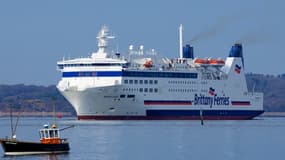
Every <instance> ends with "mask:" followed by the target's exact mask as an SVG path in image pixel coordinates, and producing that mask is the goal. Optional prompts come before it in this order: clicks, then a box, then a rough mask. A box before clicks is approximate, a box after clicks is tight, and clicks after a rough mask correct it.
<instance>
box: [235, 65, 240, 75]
mask: <svg viewBox="0 0 285 160" xmlns="http://www.w3.org/2000/svg"><path fill="white" fill-rule="evenodd" d="M240 70H241V66H239V65H237V64H236V65H235V72H236V73H237V74H240Z"/></svg>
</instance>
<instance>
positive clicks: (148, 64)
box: [143, 60, 153, 68]
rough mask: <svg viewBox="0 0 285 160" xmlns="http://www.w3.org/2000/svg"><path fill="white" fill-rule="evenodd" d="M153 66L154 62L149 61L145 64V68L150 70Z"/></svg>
mask: <svg viewBox="0 0 285 160" xmlns="http://www.w3.org/2000/svg"><path fill="white" fill-rule="evenodd" d="M152 65H153V62H152V60H147V61H146V62H145V63H144V64H143V66H144V67H145V68H150V67H152Z"/></svg>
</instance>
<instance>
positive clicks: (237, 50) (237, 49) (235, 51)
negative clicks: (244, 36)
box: [229, 43, 244, 66]
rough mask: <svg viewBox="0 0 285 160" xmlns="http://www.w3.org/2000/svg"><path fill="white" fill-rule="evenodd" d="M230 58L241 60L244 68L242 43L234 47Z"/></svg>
mask: <svg viewBox="0 0 285 160" xmlns="http://www.w3.org/2000/svg"><path fill="white" fill-rule="evenodd" d="M229 57H237V58H238V57H239V58H241V60H242V65H243V66H244V61H243V54H242V45H241V44H240V43H236V44H235V45H233V46H232V49H231V51H230V55H229Z"/></svg>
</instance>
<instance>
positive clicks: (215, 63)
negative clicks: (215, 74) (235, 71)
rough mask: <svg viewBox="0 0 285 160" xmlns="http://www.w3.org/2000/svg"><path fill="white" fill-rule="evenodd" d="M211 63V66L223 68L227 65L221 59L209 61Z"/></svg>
mask: <svg viewBox="0 0 285 160" xmlns="http://www.w3.org/2000/svg"><path fill="white" fill-rule="evenodd" d="M209 63H210V64H211V65H216V66H223V65H225V61H224V60H221V59H211V60H209Z"/></svg>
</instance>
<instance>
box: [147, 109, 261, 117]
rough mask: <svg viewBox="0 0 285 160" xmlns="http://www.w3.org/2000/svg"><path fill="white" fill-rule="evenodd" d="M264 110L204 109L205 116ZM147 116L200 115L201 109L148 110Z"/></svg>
mask: <svg viewBox="0 0 285 160" xmlns="http://www.w3.org/2000/svg"><path fill="white" fill-rule="evenodd" d="M263 112H264V111H263V110H203V116H205V117H235V116H237V117H249V118H253V117H256V116H258V115H260V114H262V113H263ZM146 113H147V116H162V117H163V116H177V117H179V116H200V110H147V111H146Z"/></svg>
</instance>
